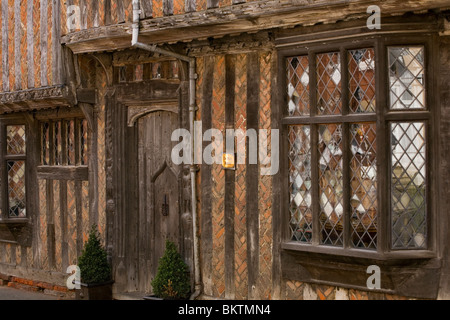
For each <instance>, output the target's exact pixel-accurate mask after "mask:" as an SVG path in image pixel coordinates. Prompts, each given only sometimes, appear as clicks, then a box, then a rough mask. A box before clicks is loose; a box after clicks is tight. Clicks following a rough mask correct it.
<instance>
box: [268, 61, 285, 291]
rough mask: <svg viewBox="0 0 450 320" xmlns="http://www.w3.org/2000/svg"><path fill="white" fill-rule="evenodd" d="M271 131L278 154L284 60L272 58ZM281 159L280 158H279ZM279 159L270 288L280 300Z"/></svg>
mask: <svg viewBox="0 0 450 320" xmlns="http://www.w3.org/2000/svg"><path fill="white" fill-rule="evenodd" d="M274 54H275V53H274ZM272 61H273V63H272V66H271V68H272V83H273V85H272V93H271V95H272V97H273V98H272V107H271V109H272V118H271V121H272V130H279V131H280V132H281V134H280V141H284V143H280V147H281V148H280V152H283V150H285V149H284V147H283V146H284V144H285V143H286V142H287V141H288V140H287V137H285V133H284V131H285V130H280V129H281V125H280V118H281V114H280V113H281V112H280V108H282V106H285V105H287V103H285V101H284V99H285V96H286V95H285V94H283V93H284V90H283V88H285V86H284V83H285V81H281V82H280V81H279V80H278V79H283V77H284V76H285V71H284V68H282V67H280V66H283V65H284V60H281V59H279V57H274V58H273V59H272ZM281 159H282V158H281ZM281 159H280V169H281V170H279V171H278V173H277V174H275V175H274V177H273V198H272V224H273V229H272V230H273V231H272V232H273V233H272V239H273V243H274V245H273V247H272V284H273V285H272V287H273V299H281V297H283V295H282V285H281V282H282V276H281V275H282V270H281V259H280V257H281V250H280V246H278V245H276V244H277V243H281V241H282V230H283V219H282V217H281V215H283V214H284V213H285V211H283V210H282V209H281V208H284V207H283V206H282V205H281V201H282V199H284V198H283V197H282V196H281V195H285V194H286V192H285V190H286V189H285V185H284V184H283V181H284V180H283V179H282V172H285V171H282V166H283V163H285V162H286V161H281Z"/></svg>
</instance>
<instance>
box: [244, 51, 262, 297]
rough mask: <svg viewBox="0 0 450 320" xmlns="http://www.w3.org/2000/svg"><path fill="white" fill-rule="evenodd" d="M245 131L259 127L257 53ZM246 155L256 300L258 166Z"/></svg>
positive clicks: (251, 57) (251, 61)
mask: <svg viewBox="0 0 450 320" xmlns="http://www.w3.org/2000/svg"><path fill="white" fill-rule="evenodd" d="M247 57H248V58H247V64H248V69H247V70H248V74H247V78H248V86H247V130H250V129H255V130H258V125H259V123H258V122H259V86H260V83H259V79H260V67H259V57H258V54H257V53H250V54H248V56H247ZM249 156H250V154H249V153H247V163H248V165H247V181H246V188H247V195H246V196H247V250H248V262H247V264H248V271H249V273H248V290H249V292H248V297H249V299H255V298H257V292H255V291H254V289H255V288H256V285H257V280H258V276H259V231H258V230H259V208H258V178H259V167H258V164H250V163H249V162H248V161H249Z"/></svg>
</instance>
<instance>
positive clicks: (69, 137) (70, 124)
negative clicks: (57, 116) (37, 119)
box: [40, 118, 89, 166]
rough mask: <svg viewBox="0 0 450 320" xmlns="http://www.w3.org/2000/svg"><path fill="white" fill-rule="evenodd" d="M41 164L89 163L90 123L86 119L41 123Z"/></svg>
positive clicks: (71, 164)
mask: <svg viewBox="0 0 450 320" xmlns="http://www.w3.org/2000/svg"><path fill="white" fill-rule="evenodd" d="M40 133H41V165H43V166H80V165H82V166H84V165H88V161H89V157H88V155H89V152H88V133H89V129H88V124H87V121H86V120H85V119H78V118H76V119H61V120H53V121H48V122H42V123H41V129H40Z"/></svg>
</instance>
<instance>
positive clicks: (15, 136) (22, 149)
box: [6, 125, 26, 155]
mask: <svg viewBox="0 0 450 320" xmlns="http://www.w3.org/2000/svg"><path fill="white" fill-rule="evenodd" d="M6 139H7V145H6V152H7V154H10V155H19V154H25V153H26V135H25V126H24V125H14V126H7V127H6Z"/></svg>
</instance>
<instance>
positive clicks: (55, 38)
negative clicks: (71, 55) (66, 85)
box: [52, 0, 95, 85]
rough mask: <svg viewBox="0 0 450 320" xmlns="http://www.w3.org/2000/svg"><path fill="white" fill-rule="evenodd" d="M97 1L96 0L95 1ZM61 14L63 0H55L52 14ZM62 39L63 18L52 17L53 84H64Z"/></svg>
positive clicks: (54, 15) (57, 15)
mask: <svg viewBox="0 0 450 320" xmlns="http://www.w3.org/2000/svg"><path fill="white" fill-rule="evenodd" d="M94 2H95V1H94ZM60 15H61V1H60V0H53V5H52V16H53V17H59V16H60ZM60 39H61V20H60V19H52V79H53V83H52V84H53V85H58V84H62V69H63V66H62V47H61V43H60Z"/></svg>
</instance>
